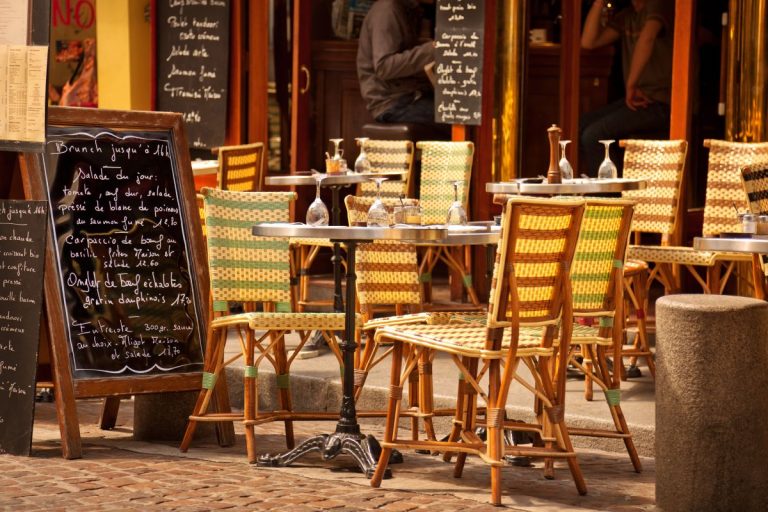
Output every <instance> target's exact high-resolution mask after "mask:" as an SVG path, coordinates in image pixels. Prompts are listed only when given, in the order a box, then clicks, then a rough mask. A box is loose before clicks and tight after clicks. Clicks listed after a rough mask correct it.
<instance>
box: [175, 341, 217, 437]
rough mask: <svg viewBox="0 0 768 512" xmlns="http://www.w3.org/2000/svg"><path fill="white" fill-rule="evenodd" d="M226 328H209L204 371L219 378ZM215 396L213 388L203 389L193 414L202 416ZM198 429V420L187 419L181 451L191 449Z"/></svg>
mask: <svg viewBox="0 0 768 512" xmlns="http://www.w3.org/2000/svg"><path fill="white" fill-rule="evenodd" d="M226 334H227V331H226V329H223V330H220V331H218V332H214V331H212V330H211V329H209V330H208V340H209V341H208V347H207V350H206V352H207V354H206V357H205V364H204V371H206V372H210V373H212V374H213V375H214V378H217V377H218V375H219V374H220V373H221V369H222V367H223V365H224V345H225V344H226ZM212 398H213V389H202V390H200V394H199V395H198V397H197V401H196V402H195V407H194V409H193V410H192V414H191V416H202V415H204V414H205V413H206V411H207V410H208V405H209V404H210V402H211V399H212ZM196 429H197V420H194V419H191V418H190V419H189V420H188V421H187V428H186V429H185V431H184V437H183V438H182V440H181V444H180V445H179V450H180V451H181V452H186V451H187V450H189V445H190V444H191V443H192V439H193V438H194V436H195V430H196Z"/></svg>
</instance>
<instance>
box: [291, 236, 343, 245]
mask: <svg viewBox="0 0 768 512" xmlns="http://www.w3.org/2000/svg"><path fill="white" fill-rule="evenodd" d="M291 245H319V246H320V247H333V242H331V241H330V240H329V239H327V238H293V239H291Z"/></svg>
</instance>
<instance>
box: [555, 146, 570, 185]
mask: <svg viewBox="0 0 768 512" xmlns="http://www.w3.org/2000/svg"><path fill="white" fill-rule="evenodd" d="M570 142H571V141H569V140H561V141H560V155H561V158H560V162H558V165H559V166H560V174H562V176H563V179H564V180H572V179H573V167H571V162H569V161H568V158H566V156H565V148H566V146H568V143H570Z"/></svg>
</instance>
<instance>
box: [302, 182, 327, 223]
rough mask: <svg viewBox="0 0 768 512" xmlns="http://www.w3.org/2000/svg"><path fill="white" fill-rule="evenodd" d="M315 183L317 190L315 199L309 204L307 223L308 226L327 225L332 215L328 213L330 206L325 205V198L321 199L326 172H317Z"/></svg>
mask: <svg viewBox="0 0 768 512" xmlns="http://www.w3.org/2000/svg"><path fill="white" fill-rule="evenodd" d="M314 178H315V185H316V186H317V190H316V192H315V200H314V201H312V204H310V205H309V208H308V209H307V225H308V226H327V225H328V221H330V219H331V216H330V214H329V213H328V207H327V206H325V203H323V200H322V199H320V184H321V183H322V182H323V180H324V179H325V174H322V173H319V172H318V173H315V174H314Z"/></svg>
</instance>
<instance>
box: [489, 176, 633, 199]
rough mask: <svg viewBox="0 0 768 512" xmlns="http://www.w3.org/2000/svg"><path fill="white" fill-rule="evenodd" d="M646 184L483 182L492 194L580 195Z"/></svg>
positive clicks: (620, 180) (619, 180) (627, 181)
mask: <svg viewBox="0 0 768 512" xmlns="http://www.w3.org/2000/svg"><path fill="white" fill-rule="evenodd" d="M647 186H648V181H647V180H636V179H625V178H616V179H606V180H598V179H592V178H577V179H572V180H563V183H557V184H550V183H547V182H546V180H543V181H540V182H539V181H536V182H532V180H530V179H520V180H515V181H501V182H491V183H486V184H485V191H486V192H490V193H492V194H521V195H558V194H563V195H582V194H607V193H616V192H623V191H625V190H642V189H644V188H646V187H647Z"/></svg>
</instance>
